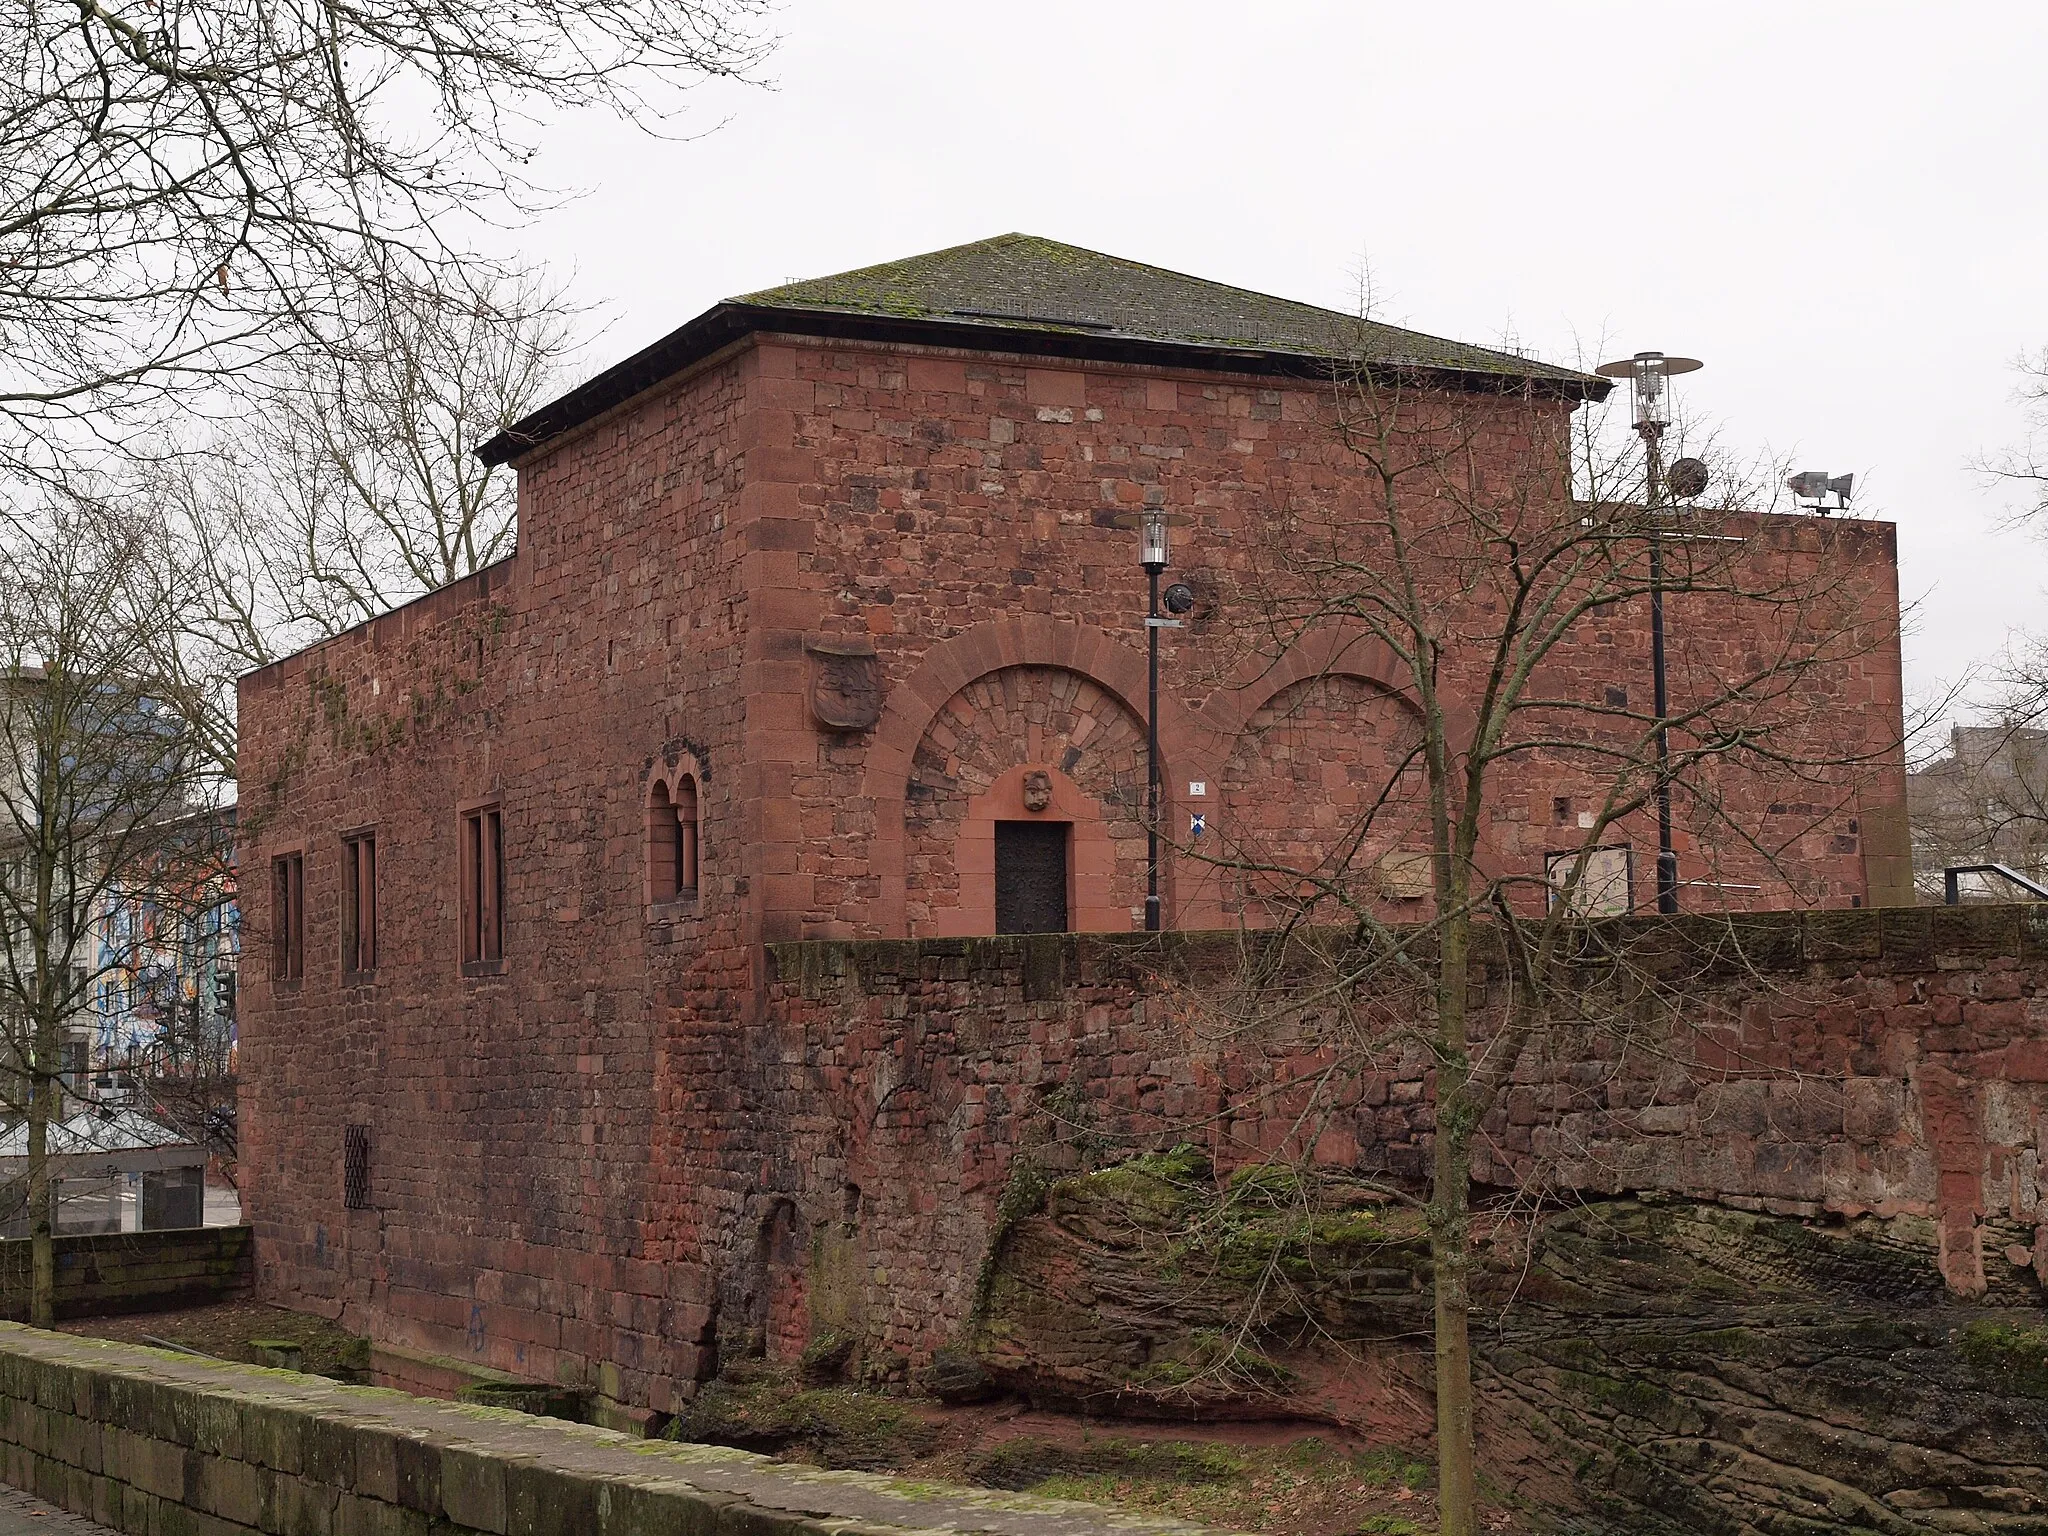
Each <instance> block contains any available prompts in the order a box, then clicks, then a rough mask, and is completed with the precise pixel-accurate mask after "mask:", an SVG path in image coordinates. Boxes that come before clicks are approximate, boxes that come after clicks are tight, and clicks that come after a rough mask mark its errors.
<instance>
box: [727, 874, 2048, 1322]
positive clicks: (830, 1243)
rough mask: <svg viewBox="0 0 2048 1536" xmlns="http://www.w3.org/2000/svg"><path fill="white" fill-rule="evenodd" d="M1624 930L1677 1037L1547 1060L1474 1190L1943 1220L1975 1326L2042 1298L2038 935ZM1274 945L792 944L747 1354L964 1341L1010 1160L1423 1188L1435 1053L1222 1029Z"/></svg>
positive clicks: (2044, 1017)
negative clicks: (1668, 990) (1301, 1175)
mask: <svg viewBox="0 0 2048 1536" xmlns="http://www.w3.org/2000/svg"><path fill="white" fill-rule="evenodd" d="M1602 932H1604V934H1605V936H1606V938H1607V939H1608V940H1609V941H1611V942H1612V943H1613V944H1614V945H1616V946H1622V947H1627V948H1629V949H1630V950H1631V952H1632V954H1633V957H1634V965H1635V967H1636V970H1635V971H1634V972H1633V973H1632V974H1634V975H1636V976H1637V978H1638V979H1640V978H1641V977H1642V976H1654V975H1657V974H1660V973H1661V974H1663V975H1666V976H1668V977H1683V978H1684V979H1685V985H1684V987H1683V992H1682V995H1683V999H1684V1001H1683V1006H1682V1009H1681V1010H1680V1011H1679V1013H1678V1014H1677V1016H1676V1019H1675V1021H1674V1017H1673V1015H1672V1014H1671V1013H1670V1012H1669V1011H1668V1010H1666V1011H1661V1012H1654V1013H1652V1012H1644V1013H1643V1014H1642V1015H1641V1017H1640V1018H1639V1019H1635V1020H1634V1021H1633V1022H1631V1023H1630V1024H1629V1026H1628V1027H1627V1028H1625V1029H1621V1028H1613V1027H1605V1026H1601V1027H1595V1026H1592V1025H1571V1026H1567V1027H1560V1028H1558V1029H1556V1030H1555V1031H1552V1032H1550V1033H1547V1034H1545V1035H1544V1036H1542V1037H1540V1038H1539V1039H1538V1040H1537V1041H1536V1042H1535V1044H1533V1045H1532V1046H1531V1048H1530V1049H1529V1051H1528V1052H1527V1053H1526V1054H1525V1056H1524V1058H1523V1060H1522V1062H1521V1064H1520V1066H1519V1068H1518V1070H1517V1072H1516V1074H1515V1079H1514V1082H1513V1084H1512V1085H1511V1086H1510V1088H1509V1089H1508V1090H1507V1092H1506V1093H1505V1094H1504V1095H1503V1096H1502V1099H1501V1101H1500V1102H1499V1103H1498V1104H1497V1105H1496V1107H1495V1110H1494V1112H1493V1114H1492V1115H1491V1116H1490V1117H1489V1118H1488V1120H1487V1122H1486V1124H1485V1127H1484V1135H1483V1137H1482V1141H1481V1145H1480V1147H1479V1149H1478V1150H1477V1151H1476V1152H1475V1156H1474V1173H1475V1175H1476V1176H1477V1177H1478V1178H1479V1179H1480V1181H1481V1183H1482V1185H1485V1186H1491V1187H1493V1188H1497V1189H1499V1190H1501V1191H1502V1192H1503V1193H1505V1192H1507V1191H1509V1190H1514V1191H1520V1192H1525V1193H1526V1192H1529V1191H1549V1192H1566V1191H1580V1192H1597V1193H1603V1194H1611V1193H1623V1192H1651V1191H1666V1192H1670V1193H1673V1194H1682V1195H1686V1196H1691V1197H1696V1198H1700V1199H1705V1200H1711V1201H1715V1202H1717V1203H1721V1204H1725V1205H1732V1206H1736V1207H1738V1208H1747V1209H1754V1210H1760V1211H1768V1212H1771V1213H1774V1214H1779V1215H1791V1216H1799V1217H1807V1218H1816V1219H1833V1218H1841V1217H1852V1216H1857V1215H1862V1214H1873V1215H1878V1216H1885V1217H1905V1218H1908V1219H1912V1220H1922V1221H1926V1222H1928V1223H1931V1224H1932V1226H1933V1228H1934V1229H1935V1231H1934V1233H1933V1234H1932V1235H1934V1236H1935V1237H1936V1242H1937V1246H1938V1251H1939V1254H1940V1261H1941V1266H1942V1273H1943V1275H1944V1277H1945V1278H1946V1279H1947V1281H1948V1283H1949V1285H1950V1287H1951V1289H1952V1290H1954V1291H1955V1292H1956V1293H1958V1294H1959V1295H1963V1296H1983V1295H1985V1294H1986V1293H1987V1292H1988V1291H1996V1292H1998V1293H1999V1295H2000V1296H2001V1297H2005V1298H2006V1299H2010V1295H2009V1294H2008V1293H2011V1294H2012V1295H2016V1294H2018V1293H2019V1292H2022V1291H2023V1292H2025V1293H2027V1294H2029V1295H2034V1296H2038V1295H2039V1291H2040V1285H2041V1282H2042V1280H2043V1279H2048V1190H2044V1189H2043V1187H2042V1173H2041V1160H2042V1136H2043V1131H2044V1126H2048V909H2043V908H2039V907H2001V908H1989V907H1978V908H1968V909H1924V908H1923V909H1887V910H1883V911H1865V912H1839V911H1838V912H1814V913H1805V914H1798V913H1793V914H1760V915H1753V916H1745V917H1741V918H1737V919H1709V918H1696V919H1684V920H1681V921H1680V922H1678V923H1677V924H1675V925H1673V924H1670V923H1667V922H1661V921H1658V920H1651V919H1635V920H1629V921H1625V922H1621V923H1617V924H1614V925H1609V926H1608V927H1606V928H1605V929H1604V930H1602ZM1256 942H1257V941H1256V940H1247V939H1245V938H1244V937H1243V936H1240V935H1235V934H1172V935H1167V936H1165V937H1163V938H1161V937H1158V936H1150V937H1148V936H1142V935H1131V936H1108V935H1085V936H1083V935H1063V936H1045V937H1037V938H1028V939H980V940H924V941H903V942H879V943H858V944H819V943H812V944H792V945H778V946H772V947H771V949H770V960H771V966H770V972H771V974H770V979H769V982H768V986H767V1000H766V1008H765V1018H764V1025H765V1026H766V1028H767V1030H768V1031H769V1038H767V1039H764V1041H763V1043H762V1049H761V1050H760V1051H758V1052H755V1053H751V1055H752V1059H753V1061H754V1063H755V1071H756V1074H757V1080H756V1081H755V1082H754V1083H753V1084H752V1087H751V1093H750V1099H749V1102H750V1104H751V1106H752V1108H753V1117H752V1118H753V1121H754V1124H753V1126H751V1127H749V1128H748V1130H749V1131H750V1132H751V1134H746V1135H745V1136H744V1143H745V1146H746V1147H747V1149H748V1155H747V1156H745V1157H744V1158H740V1159H739V1160H740V1161H744V1162H746V1164H747V1166H748V1167H749V1169H750V1170H755V1169H757V1170H759V1172H760V1174H762V1175H763V1177H761V1178H759V1179H758V1180H757V1182H756V1188H757V1189H758V1191H759V1193H758V1195H757V1196H756V1198H755V1203H754V1206H753V1208H752V1211H751V1212H750V1215H751V1216H752V1218H753V1219H754V1220H756V1221H757V1222H758V1223H760V1231H761V1233H762V1234H763V1236H762V1239H761V1241H760V1242H759V1243H758V1244H756V1245H754V1249H753V1251H754V1252H755V1253H756V1254H758V1255H761V1256H762V1257H760V1258H759V1259H758V1261H757V1267H756V1269H755V1270H754V1271H753V1272H751V1273H748V1272H747V1271H746V1267H745V1264H744V1263H739V1264H735V1265H734V1266H733V1273H735V1274H737V1275H739V1276H740V1277H741V1278H739V1279H738V1280H734V1279H731V1278H729V1279H728V1281H727V1285H726V1293H725V1296H726V1306H727V1309H728V1313H727V1317H726V1322H727V1324H728V1328H727V1337H728V1338H730V1337H731V1333H732V1329H731V1327H730V1325H731V1323H732V1321H733V1319H732V1315H731V1312H732V1309H733V1308H734V1307H736V1306H738V1307H751V1308H752V1313H751V1316H752V1317H753V1319H754V1320H755V1325H756V1326H757V1327H758V1328H759V1329H761V1330H764V1331H765V1333H766V1335H767V1338H766V1342H767V1345H768V1347H769V1349H770V1351H771V1353H773V1352H776V1351H777V1350H778V1349H780V1350H784V1351H787V1350H792V1349H795V1348H797V1347H800V1345H801V1342H802V1338H803V1336H804V1327H803V1323H804V1320H805V1319H806V1318H808V1326H809V1328H810V1329H811V1330H813V1331H815V1330H818V1329H821V1328H827V1327H830V1328H852V1329H854V1330H855V1331H857V1332H860V1333H862V1334H863V1335H865V1336H867V1337H870V1338H872V1339H874V1340H875V1341H876V1344H877V1346H878V1347H880V1348H884V1349H892V1350H898V1351H901V1352H903V1353H905V1354H906V1355H907V1356H909V1357H911V1358H916V1357H918V1356H920V1355H922V1354H923V1353H925V1352H928V1351H929V1350H931V1349H933V1348H935V1347H937V1346H939V1345H941V1344H944V1343H947V1342H949V1341H952V1340H954V1339H957V1338H959V1337H960V1336H961V1335H962V1334H963V1333H964V1332H965V1331H966V1330H968V1329H969V1328H970V1326H971V1324H972V1321H973V1315H974V1311H975V1306H976V1295H977V1283H978V1277H979V1276H980V1275H981V1274H982V1272H983V1266H984V1263H985V1260H986V1257H987V1254H988V1252H989V1249H990V1245H991V1242H992V1240H993V1239H994V1238H995V1237H996V1235H997V1234H998V1232H999V1231H1000V1228H1001V1224H1002V1221H1003V1219H1004V1218H1003V1215H1002V1207H1003V1201H1004V1195H1005V1190H1006V1189H1008V1188H1010V1187H1012V1186H1013V1185H1014V1184H1015V1182H1016V1177H1017V1170H1018V1167H1019V1160H1020V1159H1024V1160H1027V1161H1028V1163H1029V1164H1030V1166H1031V1167H1032V1168H1033V1169H1034V1170H1036V1171H1039V1172H1044V1173H1057V1172H1062V1171H1067V1170H1070V1169H1073V1168H1077V1167H1081V1166H1085V1165H1087V1164H1089V1163H1091V1162H1092V1163H1095V1164H1097V1165H1100V1164H1102V1163H1105V1162H1109V1161H1114V1160H1115V1159H1116V1158H1117V1157H1119V1156H1128V1155H1129V1154H1130V1153H1132V1152H1135V1151H1139V1150H1144V1149H1148V1148H1154V1147H1159V1146H1162V1145H1166V1144H1171V1143H1172V1142H1175V1141H1178V1140H1187V1141H1192V1142H1196V1143H1198V1144H1201V1145H1203V1146H1204V1147H1205V1148H1206V1150H1207V1151H1208V1152H1209V1154H1210V1156H1211V1157H1212V1159H1213V1160H1214V1162H1215V1164H1216V1166H1217V1167H1218V1168H1219V1170H1221V1171H1223V1172H1225V1173H1227V1172H1228V1171H1229V1170H1230V1169H1232V1168H1233V1167H1241V1166H1243V1165H1245V1164H1247V1163H1250V1162H1253V1161H1257V1160H1260V1159H1266V1158H1286V1159H1290V1160H1295V1159H1299V1160H1306V1161H1310V1162H1314V1163H1317V1164H1320V1165H1323V1166H1325V1167H1327V1168H1329V1169H1330V1170H1332V1171H1333V1172H1337V1173H1353V1174H1360V1175H1368V1176H1373V1177H1378V1178H1392V1179H1395V1180H1412V1179H1416V1178H1419V1176H1420V1175H1421V1173H1422V1172H1423V1170H1424V1168H1425V1167H1426V1165H1427V1159H1428V1156H1429V1146H1430V1138H1431V1131H1432V1127H1433V1124H1434V1107H1433V1104H1432V1096H1433V1092H1434V1082H1433V1077H1432V1074H1431V1072H1430V1070H1429V1063H1428V1061H1427V1059H1426V1057H1425V1055H1424V1053H1423V1052H1422V1051H1421V1049H1420V1048H1419V1047H1416V1046H1408V1047H1405V1048H1401V1047H1395V1048H1392V1049H1389V1050H1387V1051H1386V1052H1384V1053H1383V1054H1381V1055H1379V1056H1376V1057H1374V1058H1373V1059H1371V1060H1369V1061H1366V1060H1360V1059H1357V1058H1355V1057H1353V1058H1348V1059H1347V1058H1345V1053H1344V1051H1343V1049H1342V1047H1341V1045H1340V1044H1338V1043H1333V1041H1332V1040H1331V1039H1330V1038H1329V1037H1328V1036H1327V1035H1323V1034H1319V1033H1318V1032H1317V1030H1316V1028H1315V1027H1314V1026H1313V1025H1310V1024H1303V1025H1300V1026H1298V1027H1261V1028H1258V1029H1245V1028H1242V1027H1239V1026H1236V1025H1234V1024H1233V1023H1232V1022H1231V1020H1230V1019H1229V1018H1228V1017H1227V1015H1226V1014H1225V1013H1223V1012H1222V1011H1219V1010H1218V1009H1217V1008H1216V1007H1215V1005H1214V999H1215V997H1216V995H1217V993H1218V992H1219V990H1221V989H1223V988H1226V987H1228V986H1229V985H1231V984H1233V978H1235V977H1237V976H1238V975H1240V974H1241V973H1242V966H1243V962H1244V959H1245V956H1246V953H1247V945H1248V944H1251V943H1256ZM1616 1011H1617V1012H1618V1013H1619V1014H1620V1015H1621V1016H1623V1017H1624V1018H1626V1017H1628V1016H1629V1015H1628V1011H1627V1009H1618V1010H1616ZM740 1141H741V1137H739V1136H736V1137H735V1138H734V1142H735V1145H734V1150H735V1153H737V1152H738V1151H739V1144H740ZM777 1253H784V1254H787V1255H789V1256H790V1257H789V1258H788V1259H785V1260H781V1261H778V1259H777V1258H776V1257H775V1255H776V1254H777ZM811 1293H815V1295H813V1294H811Z"/></svg>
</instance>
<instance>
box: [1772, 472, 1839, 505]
mask: <svg viewBox="0 0 2048 1536" xmlns="http://www.w3.org/2000/svg"><path fill="white" fill-rule="evenodd" d="M1785 487H1786V489H1787V490H1789V491H1791V493H1792V495H1793V497H1794V498H1795V499H1796V500H1799V501H1810V502H1812V503H1813V506H1814V510H1815V511H1817V512H1830V511H1833V512H1846V511H1847V510H1848V509H1849V498H1850V493H1851V492H1852V491H1853V490H1854V489H1855V487H1856V477H1855V476H1854V475H1835V476H1833V477H1830V476H1829V474H1828V472H1827V471H1826V470H1824V469H1803V470H1801V471H1800V472H1799V473H1798V474H1796V475H1793V476H1792V477H1791V478H1790V479H1788V480H1787V481H1786V482H1785ZM1829 497H1833V498H1834V505H1833V506H1832V507H1830V506H1828V505H1827V504H1826V503H1827V501H1828V498H1829Z"/></svg>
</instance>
